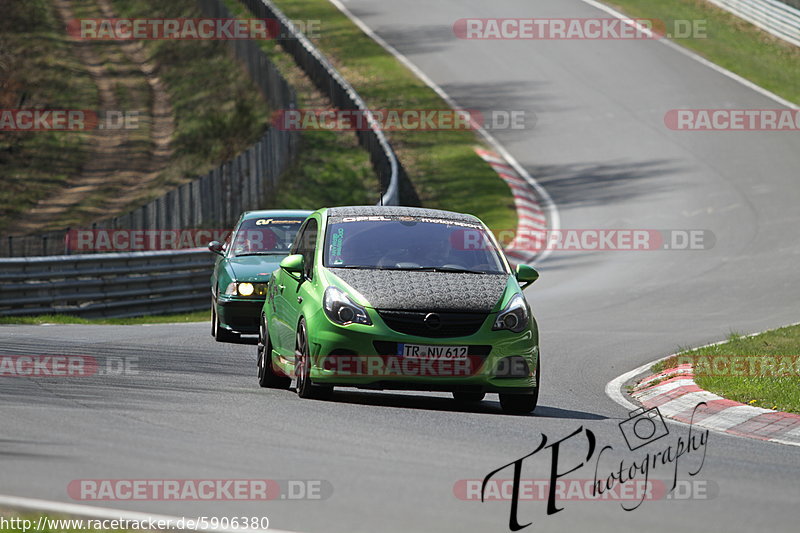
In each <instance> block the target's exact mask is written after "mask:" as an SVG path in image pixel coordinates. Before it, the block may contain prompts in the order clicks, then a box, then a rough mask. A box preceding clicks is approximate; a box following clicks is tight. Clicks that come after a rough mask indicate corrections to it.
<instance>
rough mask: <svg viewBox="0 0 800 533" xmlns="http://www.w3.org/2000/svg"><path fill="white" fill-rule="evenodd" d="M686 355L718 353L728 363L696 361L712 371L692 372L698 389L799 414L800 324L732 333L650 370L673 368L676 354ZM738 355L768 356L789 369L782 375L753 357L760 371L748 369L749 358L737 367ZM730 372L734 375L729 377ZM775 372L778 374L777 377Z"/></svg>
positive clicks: (712, 360) (730, 398)
mask: <svg viewBox="0 0 800 533" xmlns="http://www.w3.org/2000/svg"><path fill="white" fill-rule="evenodd" d="M687 355H691V356H697V357H699V356H717V357H719V358H722V359H723V360H724V362H725V363H727V370H726V365H722V366H720V367H719V368H721V370H719V369H718V370H716V371H713V369H714V368H716V366H715V365H714V361H719V359H704V360H698V362H700V361H708V362H710V363H711V365H710V366H708V367H706V368H711V369H712V371H709V372H706V374H715V375H697V374H695V382H696V383H697V385H698V386H700V387H701V388H703V389H705V390H707V391H709V392H713V393H714V394H718V395H720V396H722V397H723V398H727V399H729V400H734V401H737V402H741V403H746V404H749V405H755V406H757V407H763V408H765V409H775V410H778V411H786V412H790V413H800V368H798V362H799V361H800V326H788V327H785V328H780V329H776V330H772V331H767V332H765V333H762V334H760V335H755V336H752V337H744V336H741V335H737V334H731V335H730V337H729V338H728V341H727V342H725V343H723V344H718V345H716V346H708V347H706V348H700V349H697V350H686V351H683V352H681V353H680V354H678V355H676V356H673V357H670V358H668V359H665V360H664V361H661V362H659V363H656V364H655V365H653V367H652V368H651V370H652V371H653V373H658V372H661V371H663V370H665V369H668V368H672V367H674V366H675V365H676V364H678V362H679V359H678V358H679V357H681V356H687ZM741 356H746V357H748V358H759V357H763V358H769V359H765V361H766V362H767V363H770V362H776V363H777V364H776V365H775V366H774V367H772V368H773V369H775V368H781V369H782V370H788V372H785V374H786V375H783V374H784V372H780V373H778V372H774V371H770V370H769V369H770V368H771V367H770V366H769V365H765V366H764V367H762V366H761V365H760V364H755V362H756V361H758V360H757V359H756V360H754V362H753V365H752V368H756V369H760V370H756V371H755V372H753V371H751V370H750V368H751V363H750V361H749V360H748V361H747V363H742V365H743V366H741V367H737V366H735V364H734V361H735V360H732V359H730V358H733V357H741ZM789 358H791V359H789ZM729 361H730V362H729ZM783 363H787V364H786V366H785V367H781V366H779V365H781V364H783ZM737 369H738V370H737ZM792 370H793V371H792ZM724 374H727V375H724ZM730 374H737V375H733V376H732V375H730ZM774 374H780V375H778V376H776V375H774Z"/></svg>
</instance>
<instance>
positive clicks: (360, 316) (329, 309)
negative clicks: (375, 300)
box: [322, 286, 372, 326]
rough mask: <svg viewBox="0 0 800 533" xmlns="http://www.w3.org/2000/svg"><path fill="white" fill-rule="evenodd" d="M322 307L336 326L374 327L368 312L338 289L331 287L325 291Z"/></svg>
mask: <svg viewBox="0 0 800 533" xmlns="http://www.w3.org/2000/svg"><path fill="white" fill-rule="evenodd" d="M322 307H323V309H325V314H326V315H328V318H330V319H331V321H332V322H334V323H336V324H339V325H342V326H346V325H348V324H364V325H365V326H371V325H372V320H370V319H369V315H367V310H366V309H364V308H363V307H361V306H360V305H358V304H356V303H355V302H353V300H351V299H350V297H349V296H347V295H346V294H345V293H344V292H342V291H341V290H339V289H337V288H336V287H333V286H331V287H328V288H327V289H325V297H324V298H323V301H322Z"/></svg>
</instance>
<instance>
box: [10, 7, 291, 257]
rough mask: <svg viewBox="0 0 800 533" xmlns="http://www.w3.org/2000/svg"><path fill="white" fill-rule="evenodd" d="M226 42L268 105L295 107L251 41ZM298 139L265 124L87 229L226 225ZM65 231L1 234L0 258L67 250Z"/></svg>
mask: <svg viewBox="0 0 800 533" xmlns="http://www.w3.org/2000/svg"><path fill="white" fill-rule="evenodd" d="M197 5H198V7H199V8H200V10H201V11H202V12H203V14H204V15H205V16H207V17H214V18H231V17H232V15H231V13H230V11H229V10H228V9H227V8H226V7H225V5H224V4H223V3H222V1H221V0H197ZM227 42H228V44H229V45H230V47H231V49H232V51H233V53H234V55H235V56H236V58H237V59H239V61H241V62H242V63H243V64H244V65H245V67H246V68H247V70H248V73H249V74H250V77H251V78H252V80H253V81H254V82H255V84H256V85H257V86H258V88H259V90H260V92H261V94H262V95H263V96H264V98H265V99H266V101H267V102H268V103H269V105H270V107H271V108H272V109H287V108H288V109H291V108H294V107H295V106H296V102H297V97H296V95H295V92H294V89H293V88H292V87H291V85H289V83H288V82H287V81H286V79H284V77H283V76H282V75H281V74H280V72H279V71H278V69H277V67H275V65H274V64H272V62H271V61H270V60H269V58H268V57H267V55H266V54H264V52H262V51H261V49H260V48H259V46H258V45H257V44H256V43H255V42H253V41H247V40H230V41H227ZM212 75H213V74H212ZM299 139H300V133H299V132H297V131H289V130H280V129H277V128H272V127H270V128H268V129H267V131H266V132H264V135H262V137H261V138H260V139H259V140H258V142H256V143H255V144H254V145H253V146H251V147H250V148H248V149H247V150H246V151H245V152H243V153H241V154H239V155H238V156H236V157H235V158H233V159H231V160H230V161H226V162H225V163H223V164H222V165H220V166H219V167H217V168H215V169H214V170H212V171H211V172H209V173H208V174H206V175H204V176H201V177H198V178H196V179H195V180H194V181H191V182H189V183H185V184H183V185H181V186H180V187H178V188H177V189H174V190H172V191H169V192H168V193H166V194H165V195H163V196H161V197H160V198H156V199H155V200H153V201H151V202H150V203H148V204H146V205H143V206H142V207H140V208H138V209H136V210H134V211H131V212H130V213H126V214H124V215H121V216H118V217H113V218H109V219H107V220H102V221H100V222H97V223H94V224H92V229H125V230H155V229H169V230H177V229H188V228H215V229H218V228H225V227H230V226H232V225H233V224H234V223H235V222H236V220H237V219H238V218H239V215H240V214H241V212H242V211H246V210H249V209H259V208H261V207H263V203H264V199H265V198H266V197H267V195H268V194H270V192H271V191H272V190H274V188H275V186H276V184H277V181H278V178H279V177H280V175H281V174H282V173H283V172H284V171H285V170H286V169H287V168H288V167H289V165H290V164H291V163H292V161H293V160H294V158H295V156H296V154H297V151H298V146H299ZM68 233H69V230H64V231H52V232H49V233H44V234H39V235H24V236H4V237H3V238H1V239H0V257H25V256H31V255H51V254H69V253H70V250H69V249H68V248H67V235H68ZM83 253H85V252H83Z"/></svg>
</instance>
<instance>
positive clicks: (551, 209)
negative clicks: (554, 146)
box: [330, 0, 561, 262]
mask: <svg viewBox="0 0 800 533" xmlns="http://www.w3.org/2000/svg"><path fill="white" fill-rule="evenodd" d="M330 2H331V3H332V4H333V5H334V6H336V8H337V9H338V10H339V11H341V12H342V13H343V14H344V15H345V16H346V17H347V18H349V19H350V20H351V21H353V23H354V24H355V25H356V26H358V27H359V29H360V30H361V31H363V32H364V33H366V34H367V35H368V36H369V37H370V38H371V39H372V40H373V41H375V42H376V43H378V44H379V45H381V46H382V47H383V49H384V50H386V51H387V52H389V53H390V54H392V55H393V56H394V57H395V58H396V59H397V60H398V61H400V62H401V63H402V64H403V65H405V66H406V67H407V68H408V69H409V70H410V71H411V72H413V73H414V75H415V76H417V77H418V78H419V79H420V80H422V81H423V83H425V85H427V86H428V87H430V88H431V89H433V90H434V91H435V92H436V94H438V95H439V96H440V97H441V98H442V99H443V100H444V101H445V102H447V105H449V106H450V107H452V108H453V109H455V110H456V111H465V109H464V108H463V107H461V106H460V105H458V104H457V103H456V101H455V100H453V99H452V98H451V97H450V95H449V94H447V93H446V92H445V91H444V89H442V88H441V87H439V85H438V84H437V83H436V82H435V81H433V80H432V79H431V78H430V77H428V75H427V74H425V73H424V72H423V71H422V70H420V68H419V67H417V66H416V65H415V64H414V63H412V62H411V60H410V59H408V58H407V57H406V56H404V55H403V54H402V53H400V51H399V50H397V49H396V48H395V47H394V46H392V45H391V44H389V43H388V42H386V41H385V40H383V38H382V37H381V36H380V35H378V34H377V33H375V32H374V31H372V28H370V27H369V26H367V25H366V23H364V21H363V20H361V19H360V18H358V17H357V16H355V15H354V14H353V13H352V12H351V11H350V10H349V9H347V7H346V6H345V5H344V4H343V3H342V2H341V0H330ZM475 131H477V132H478V134H479V135H480V136H481V137H483V139H484V140H485V141H486V142H487V143H488V144H489V145H490V146H491V147H492V149H493V150H494V151H495V152H497V153H498V154H500V155H501V156H503V158H504V159H505V160H506V161H507V162H508V163H509V164H510V165H511V166H512V168H513V169H514V170H515V171H516V172H517V174H519V175H520V176H521V177H522V178H524V179H525V181H527V182H528V183H529V184H530V185H531V187H533V188H534V189H535V190H536V192H537V194H538V195H539V197H540V198H541V200H542V204H543V207H544V208H545V209H546V210H547V213H548V215H549V216H548V218H549V219H550V229H553V230H558V229H559V228H560V227H561V219H560V218H559V214H558V208H557V206H556V204H555V202H553V199H552V198H551V197H550V194H549V193H548V192H547V191H546V190H545V189H544V187H542V186H541V185H539V183H538V182H537V181H536V180H535V179H534V178H533V176H531V175H530V174H528V171H527V170H525V167H523V166H522V165H521V164H520V163H519V161H517V160H516V159H515V158H514V156H512V155H511V154H510V153H509V152H508V150H506V149H505V148H504V147H503V145H501V144H500V142H499V141H498V140H497V139H495V138H494V136H493V135H492V134H491V133H489V132H488V131H486V129H485V128H483V127H482V126H481V125H479V124H475ZM551 252H552V250H548V249H545V250H544V251H542V252H541V254H538V255H537V257H536V261H537V262H541V261H544V259H545V258H546V257H547V256H548V255H550V253H551Z"/></svg>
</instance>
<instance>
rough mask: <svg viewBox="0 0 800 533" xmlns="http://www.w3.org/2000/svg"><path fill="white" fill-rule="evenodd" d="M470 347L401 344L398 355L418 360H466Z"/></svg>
mask: <svg viewBox="0 0 800 533" xmlns="http://www.w3.org/2000/svg"><path fill="white" fill-rule="evenodd" d="M468 351H469V346H441V345H430V344H400V345H399V346H398V355H402V356H403V357H413V358H417V359H466V358H467V352H468Z"/></svg>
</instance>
